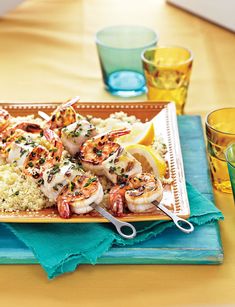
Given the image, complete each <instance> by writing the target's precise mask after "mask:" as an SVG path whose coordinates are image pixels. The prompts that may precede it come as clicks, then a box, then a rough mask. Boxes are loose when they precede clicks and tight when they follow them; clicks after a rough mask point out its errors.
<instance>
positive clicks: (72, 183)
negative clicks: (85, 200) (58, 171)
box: [70, 182, 75, 192]
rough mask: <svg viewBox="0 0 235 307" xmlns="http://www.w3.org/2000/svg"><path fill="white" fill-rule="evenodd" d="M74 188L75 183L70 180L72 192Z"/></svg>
mask: <svg viewBox="0 0 235 307" xmlns="http://www.w3.org/2000/svg"><path fill="white" fill-rule="evenodd" d="M74 188H75V183H74V182H70V191H71V192H73V191H74Z"/></svg>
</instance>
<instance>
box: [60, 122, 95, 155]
mask: <svg viewBox="0 0 235 307" xmlns="http://www.w3.org/2000/svg"><path fill="white" fill-rule="evenodd" d="M95 135H96V129H95V127H94V126H93V125H92V124H90V123H89V122H88V121H87V120H85V119H81V120H78V121H76V122H75V123H73V124H71V125H69V126H67V127H65V128H63V129H62V132H61V140H62V143H63V145H64V147H65V149H66V150H67V151H68V152H69V153H70V154H71V155H72V156H75V155H76V153H78V152H79V150H80V147H81V145H82V144H83V143H84V142H85V141H86V140H88V139H90V138H92V137H94V136H95Z"/></svg>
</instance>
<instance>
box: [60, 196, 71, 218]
mask: <svg viewBox="0 0 235 307" xmlns="http://www.w3.org/2000/svg"><path fill="white" fill-rule="evenodd" d="M57 209H58V212H59V215H60V217H62V218H63V219H69V218H70V217H71V214H72V213H71V210H70V206H69V203H68V202H67V201H66V200H64V199H60V200H58V201H57Z"/></svg>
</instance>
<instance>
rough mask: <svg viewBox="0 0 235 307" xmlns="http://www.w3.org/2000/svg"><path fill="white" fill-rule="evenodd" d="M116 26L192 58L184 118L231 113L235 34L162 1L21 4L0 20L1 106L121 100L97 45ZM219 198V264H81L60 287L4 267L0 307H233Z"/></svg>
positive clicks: (233, 246)
mask: <svg viewBox="0 0 235 307" xmlns="http://www.w3.org/2000/svg"><path fill="white" fill-rule="evenodd" d="M113 24H143V25H146V26H148V27H151V28H153V29H155V30H156V31H157V32H158V34H159V36H160V43H161V44H177V45H183V46H187V47H188V48H190V49H191V50H192V51H193V53H194V58H195V60H194V66H193V73H192V78H191V85H190V89H189V97H188V102H187V106H186V112H187V113H188V114H201V115H202V116H203V117H204V116H205V114H206V113H207V112H208V111H210V110H212V109H215V108H219V107H225V106H233V105H234V98H235V97H234V93H233V91H234V86H235V83H234V71H235V61H234V54H235V38H234V34H232V33H230V32H228V31H226V30H224V29H222V28H219V27H217V26H215V25H212V24H210V23H208V22H206V21H203V20H201V19H199V18H197V17H194V16H192V15H190V14H188V13H186V12H183V11H181V10H178V9H177V8H174V7H172V6H169V5H167V4H165V2H164V1H162V0H145V1H137V0H128V1H120V0H83V1H82V0H28V1H25V2H24V3H23V4H22V5H21V6H19V7H18V8H17V9H16V10H15V11H14V12H11V13H9V14H7V15H6V16H5V17H4V18H2V19H0V101H1V102H6V101H8V102H12V101H34V102H37V101H61V100H65V99H67V98H69V97H73V96H75V95H80V96H81V98H82V100H83V101H117V100H118V98H115V97H113V96H111V95H109V94H108V93H107V92H106V91H105V90H104V89H103V84H102V80H101V72H100V68H99V64H98V58H97V53H96V48H95V43H94V35H95V32H96V31H97V30H98V29H99V28H101V27H103V26H107V25H113ZM145 99H146V97H145V96H141V97H138V98H135V100H138V101H140V100H142V101H143V100H145ZM119 100H120V98H119ZM215 196H216V202H217V205H218V206H219V208H220V209H221V210H222V211H223V213H224V215H225V221H224V222H222V223H221V233H222V240H223V245H224V252H225V261H224V264H223V265H220V266H210V265H202V266H196V265H195V266H193V265H188V266H183V265H174V266H167V265H164V266H160V265H147V266H146V265H118V266H114V265H113V266H111V265H106V266H101V265H98V266H95V267H92V266H85V265H84V266H81V267H79V269H78V270H77V271H76V272H75V273H73V274H69V275H65V276H62V277H59V278H57V279H56V280H54V281H48V280H47V279H46V276H45V273H44V272H43V270H42V269H41V267H40V266H38V265H20V266H18V265H1V266H0V276H1V278H0V295H1V296H0V303H1V306H13V305H16V306H17V305H18V306H25V307H27V306H37V305H38V306H43V305H45V306H49V305H50V306H74V305H75V304H76V305H79V306H120V305H123V306H225V304H227V305H228V306H235V291H234V290H235V289H234V288H235V286H234V284H235V239H234V234H235V208H234V205H233V201H232V196H231V195H225V194H221V193H218V192H216V193H215Z"/></svg>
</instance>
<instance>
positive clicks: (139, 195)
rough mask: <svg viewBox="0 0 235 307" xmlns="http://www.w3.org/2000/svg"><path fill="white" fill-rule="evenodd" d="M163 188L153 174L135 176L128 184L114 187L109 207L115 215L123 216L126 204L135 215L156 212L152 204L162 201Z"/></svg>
mask: <svg viewBox="0 0 235 307" xmlns="http://www.w3.org/2000/svg"><path fill="white" fill-rule="evenodd" d="M162 194H163V187H162V184H161V182H160V180H159V179H158V178H156V177H155V176H154V175H152V174H148V173H141V174H138V175H135V176H133V177H131V178H129V180H128V181H127V183H126V184H123V185H119V186H118V185H116V186H114V187H113V188H112V189H111V191H110V193H109V207H110V210H111V211H112V212H113V213H114V214H115V215H118V216H120V215H122V213H123V208H124V206H125V204H126V205H127V207H128V209H129V210H130V211H131V212H134V213H141V212H152V211H156V206H155V205H153V204H152V202H153V201H154V200H158V201H160V200H161V198H162Z"/></svg>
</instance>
